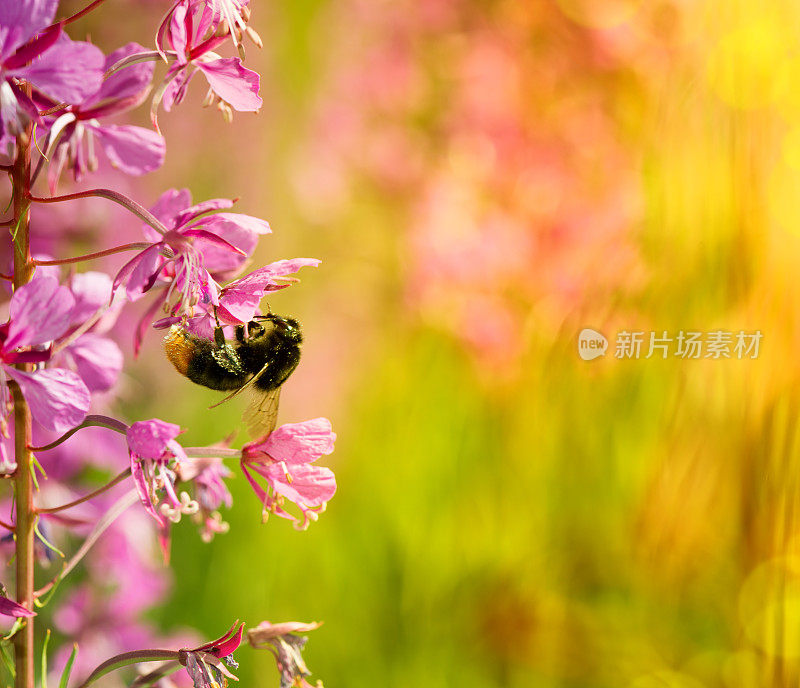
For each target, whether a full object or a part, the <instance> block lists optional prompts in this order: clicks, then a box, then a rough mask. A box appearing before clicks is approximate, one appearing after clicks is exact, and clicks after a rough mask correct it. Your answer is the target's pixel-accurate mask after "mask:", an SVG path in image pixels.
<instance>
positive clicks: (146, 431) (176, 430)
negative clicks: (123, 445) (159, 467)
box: [127, 418, 183, 461]
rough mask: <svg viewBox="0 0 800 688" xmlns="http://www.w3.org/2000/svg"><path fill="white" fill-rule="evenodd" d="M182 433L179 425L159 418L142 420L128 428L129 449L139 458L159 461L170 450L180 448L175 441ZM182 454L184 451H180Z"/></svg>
mask: <svg viewBox="0 0 800 688" xmlns="http://www.w3.org/2000/svg"><path fill="white" fill-rule="evenodd" d="M182 432H183V430H181V428H180V426H179V425H175V424H174V423H166V422H164V421H163V420H159V419H158V418H151V419H150V420H142V421H139V422H138V423H134V424H133V425H131V426H130V427H129V428H128V432H127V437H128V447H129V448H130V450H131V452H132V453H133V454H135V455H136V456H138V457H139V458H142V459H153V460H155V461H157V460H159V459H161V458H162V457H163V456H164V453H165V452H166V451H167V449H168V448H169V449H173V448H174V446H178V447H180V445H177V443H176V442H174V440H175V438H176V437H177V436H178V435H180V434H181V433H182ZM173 453H174V452H173ZM180 453H181V454H183V449H180Z"/></svg>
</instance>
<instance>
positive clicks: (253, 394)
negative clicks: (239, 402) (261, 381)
mask: <svg viewBox="0 0 800 688" xmlns="http://www.w3.org/2000/svg"><path fill="white" fill-rule="evenodd" d="M249 394H250V401H249V403H248V404H247V408H245V410H244V413H243V414H242V421H244V424H245V425H246V426H247V432H248V433H249V434H250V437H252V438H253V439H258V438H260V437H265V436H266V435H269V433H271V432H272V431H273V430H274V429H275V425H276V424H277V421H278V400H279V399H280V396H281V388H280V387H276V388H275V389H271V390H269V391H267V392H265V391H263V390H260V389H258V387H251V388H250V389H249Z"/></svg>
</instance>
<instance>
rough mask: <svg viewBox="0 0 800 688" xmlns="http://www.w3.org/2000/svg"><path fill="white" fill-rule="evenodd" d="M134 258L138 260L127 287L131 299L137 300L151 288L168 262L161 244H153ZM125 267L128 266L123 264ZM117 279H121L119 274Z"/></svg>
mask: <svg viewBox="0 0 800 688" xmlns="http://www.w3.org/2000/svg"><path fill="white" fill-rule="evenodd" d="M134 260H135V261H136V262H135V263H134V264H133V269H132V270H131V272H130V277H129V278H128V285H127V288H126V293H127V294H128V298H129V299H130V300H131V301H135V300H136V299H138V298H139V297H140V296H141V295H142V294H144V293H145V292H147V291H149V290H150V288H151V287H152V286H153V285H154V284H155V282H156V279H158V274H159V273H160V272H161V268H162V267H164V263H165V262H166V259H165V258H164V256H162V255H161V246H160V245H159V244H153V245H152V246H151V247H150V248H146V249H145V250H144V251H142V252H141V253H140V254H139V255H138V256H137V257H136V258H134ZM131 262H133V261H131ZM125 267H127V266H123V270H124V269H125ZM120 272H121V271H120ZM115 281H120V279H119V275H117V280H115Z"/></svg>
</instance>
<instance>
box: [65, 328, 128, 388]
mask: <svg viewBox="0 0 800 688" xmlns="http://www.w3.org/2000/svg"><path fill="white" fill-rule="evenodd" d="M64 352H65V353H68V354H69V355H70V356H71V357H72V360H73V361H74V362H75V367H76V368H77V369H78V375H80V376H81V379H82V380H83V381H84V383H85V384H86V386H87V387H88V388H89V390H90V391H92V392H106V391H108V390H109V389H111V388H112V387H113V386H114V385H115V384H116V382H117V378H118V377H119V374H120V371H121V370H122V366H123V362H124V361H123V356H122V351H120V348H119V346H117V344H116V342H114V341H113V340H111V339H109V338H108V337H101V336H100V335H97V334H93V333H91V332H89V333H87V334H85V335H83V336H82V337H79V338H78V339H77V340H76V341H75V342H73V343H72V344H70V345H69V346H68V347H67V348H66V349H65V350H64Z"/></svg>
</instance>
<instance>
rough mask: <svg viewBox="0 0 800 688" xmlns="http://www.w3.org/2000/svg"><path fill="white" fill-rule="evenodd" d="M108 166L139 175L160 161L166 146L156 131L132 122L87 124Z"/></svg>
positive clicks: (155, 168)
mask: <svg viewBox="0 0 800 688" xmlns="http://www.w3.org/2000/svg"><path fill="white" fill-rule="evenodd" d="M89 128H90V129H91V130H92V131H93V132H94V134H95V135H96V136H97V138H98V139H100V145H102V146H103V150H104V151H105V153H106V155H107V156H108V159H109V160H110V161H111V165H112V166H113V167H116V168H117V169H119V170H122V171H123V172H124V173H125V174H132V175H140V174H145V173H146V172H152V171H153V170H157V169H158V168H159V167H161V165H162V164H163V163H164V156H165V155H166V152H167V145H166V143H165V141H164V137H163V136H161V134H159V133H158V132H155V131H153V130H151V129H145V128H144V127H137V126H133V125H126V124H123V125H114V124H109V125H104V126H90V127H89Z"/></svg>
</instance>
